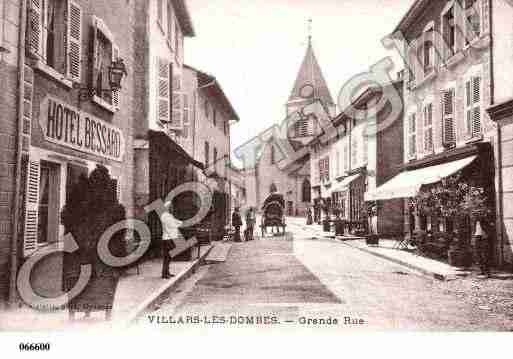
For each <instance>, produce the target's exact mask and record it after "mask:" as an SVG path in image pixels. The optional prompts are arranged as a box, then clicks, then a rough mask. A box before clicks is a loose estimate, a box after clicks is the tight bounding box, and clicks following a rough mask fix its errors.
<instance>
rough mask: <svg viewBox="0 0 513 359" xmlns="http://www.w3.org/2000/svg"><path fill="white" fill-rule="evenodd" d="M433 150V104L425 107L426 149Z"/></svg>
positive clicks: (426, 150) (427, 150)
mask: <svg viewBox="0 0 513 359" xmlns="http://www.w3.org/2000/svg"><path fill="white" fill-rule="evenodd" d="M432 150H433V104H431V103H430V104H428V105H426V106H425V107H424V151H425V152H430V151H432Z"/></svg>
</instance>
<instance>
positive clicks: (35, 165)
mask: <svg viewBox="0 0 513 359" xmlns="http://www.w3.org/2000/svg"><path fill="white" fill-rule="evenodd" d="M40 175H41V165H40V162H39V159H32V160H29V162H28V170H27V186H26V192H25V193H26V194H25V232H24V238H23V255H24V256H25V257H27V256H29V255H31V254H32V253H34V252H35V251H36V250H37V234H38V225H39V218H38V217H39V178H40Z"/></svg>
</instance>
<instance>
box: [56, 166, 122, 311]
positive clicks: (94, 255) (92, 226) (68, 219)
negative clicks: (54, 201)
mask: <svg viewBox="0 0 513 359" xmlns="http://www.w3.org/2000/svg"><path fill="white" fill-rule="evenodd" d="M125 218H126V215H125V208H124V207H123V206H122V205H121V204H120V203H119V201H118V198H117V193H116V188H115V186H114V181H113V180H112V178H111V177H110V176H109V172H108V170H107V168H105V167H104V166H101V165H98V166H97V167H96V169H95V170H93V171H92V172H91V174H90V176H89V177H86V176H84V175H82V176H81V177H80V178H79V179H78V182H77V183H75V184H74V185H72V187H71V189H70V196H68V198H67V201H66V204H65V206H64V208H63V210H62V213H61V221H62V224H63V225H64V230H65V233H71V234H72V235H73V237H74V239H75V241H76V242H77V244H78V250H76V251H75V252H73V253H70V254H65V256H64V268H63V279H64V280H63V283H64V287H65V290H66V291H69V289H71V288H72V287H73V286H74V285H75V283H76V281H77V280H78V278H79V274H80V266H81V265H83V264H86V265H87V264H89V265H91V266H92V275H91V278H90V280H89V282H88V283H87V286H86V287H85V288H84V290H83V291H82V292H81V293H80V294H79V295H78V296H76V297H75V298H72V300H71V301H70V303H69V305H68V310H69V314H70V319H73V318H74V314H75V312H85V313H86V316H88V315H89V314H90V313H91V312H92V311H105V312H106V318H107V319H110V314H111V310H112V304H113V301H114V294H115V291H116V287H117V283H118V279H119V275H120V270H119V269H116V268H112V267H110V266H109V265H108V264H106V263H103V261H102V260H101V259H100V258H99V255H98V249H97V248H98V242H99V240H100V237H101V236H102V234H103V233H104V232H105V231H106V230H107V229H108V228H109V227H110V226H111V225H113V224H115V223H117V222H119V221H122V220H124V219H125ZM124 237H125V232H123V231H120V232H118V233H116V234H115V235H114V237H113V238H112V239H111V240H110V242H109V249H110V251H111V253H112V255H114V256H116V257H123V256H125V255H126V242H125V238H124Z"/></svg>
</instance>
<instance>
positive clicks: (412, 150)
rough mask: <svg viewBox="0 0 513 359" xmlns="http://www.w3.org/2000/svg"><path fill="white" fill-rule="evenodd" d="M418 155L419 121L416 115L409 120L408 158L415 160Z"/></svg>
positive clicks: (412, 115)
mask: <svg viewBox="0 0 513 359" xmlns="http://www.w3.org/2000/svg"><path fill="white" fill-rule="evenodd" d="M416 154H417V119H416V115H415V114H411V115H410V117H409V118H408V156H409V158H414V157H415V155H416Z"/></svg>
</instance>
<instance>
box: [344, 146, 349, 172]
mask: <svg viewBox="0 0 513 359" xmlns="http://www.w3.org/2000/svg"><path fill="white" fill-rule="evenodd" d="M348 170H349V148H348V146H347V145H345V146H344V171H348Z"/></svg>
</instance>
